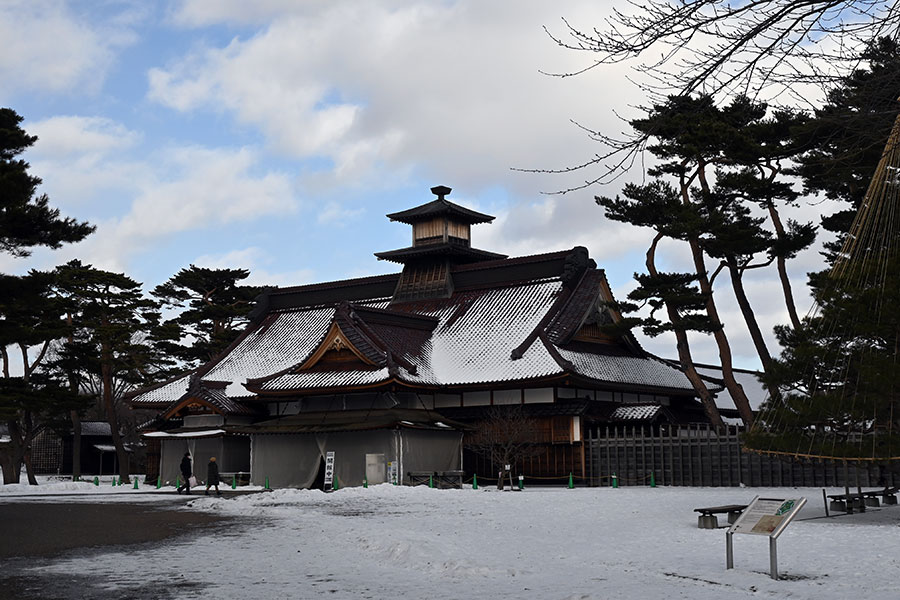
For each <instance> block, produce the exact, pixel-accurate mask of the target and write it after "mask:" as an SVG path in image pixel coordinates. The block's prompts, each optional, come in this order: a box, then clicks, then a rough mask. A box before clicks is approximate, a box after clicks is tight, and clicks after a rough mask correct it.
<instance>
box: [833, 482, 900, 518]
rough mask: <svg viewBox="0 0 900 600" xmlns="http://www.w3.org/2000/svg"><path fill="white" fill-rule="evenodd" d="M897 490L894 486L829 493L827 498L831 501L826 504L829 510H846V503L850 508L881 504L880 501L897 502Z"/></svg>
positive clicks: (886, 503)
mask: <svg viewBox="0 0 900 600" xmlns="http://www.w3.org/2000/svg"><path fill="white" fill-rule="evenodd" d="M897 491H898V489H897V488H895V487H886V488H883V489H877V490H866V491H864V492H862V493H860V492H851V493H849V494H829V495H828V498H829V499H831V502H830V503H829V505H828V508H829V509H830V510H839V511H842V512H847V505H848V504H849V506H850V508H851V509H854V508H855V509H860V508H862V506H863V504H865V506H872V507H877V506H881V502H884V504H885V505H888V504H897Z"/></svg>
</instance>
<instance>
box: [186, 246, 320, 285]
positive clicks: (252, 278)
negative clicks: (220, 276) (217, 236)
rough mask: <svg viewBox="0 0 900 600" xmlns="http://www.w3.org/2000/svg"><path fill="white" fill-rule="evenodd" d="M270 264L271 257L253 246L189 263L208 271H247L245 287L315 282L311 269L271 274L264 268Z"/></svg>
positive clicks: (206, 256) (201, 257)
mask: <svg viewBox="0 0 900 600" xmlns="http://www.w3.org/2000/svg"><path fill="white" fill-rule="evenodd" d="M271 263H272V257H271V256H269V255H268V254H267V253H266V252H265V251H264V250H263V249H262V248H258V247H255V246H252V247H249V248H243V249H240V250H233V251H231V252H227V253H225V254H219V255H208V254H206V255H203V256H198V257H197V258H195V259H194V260H193V261H191V264H194V265H196V266H198V267H205V268H208V269H247V270H248V271H250V275H249V277H247V279H245V280H243V283H244V284H246V285H260V286H268V285H275V286H279V287H288V286H293V285H302V284H304V283H311V282H313V281H315V272H314V271H313V270H312V269H296V270H292V271H286V272H272V271H271V270H269V269H267V268H266V265H268V264H271Z"/></svg>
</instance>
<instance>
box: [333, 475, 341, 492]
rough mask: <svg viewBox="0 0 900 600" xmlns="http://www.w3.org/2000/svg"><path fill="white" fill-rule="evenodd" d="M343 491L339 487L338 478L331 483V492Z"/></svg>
mask: <svg viewBox="0 0 900 600" xmlns="http://www.w3.org/2000/svg"><path fill="white" fill-rule="evenodd" d="M339 489H341V486H339V485H338V480H337V477H335V478H334V481H332V482H331V491H332V492H336V491H338V490H339Z"/></svg>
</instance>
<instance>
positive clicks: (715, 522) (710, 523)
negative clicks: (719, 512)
mask: <svg viewBox="0 0 900 600" xmlns="http://www.w3.org/2000/svg"><path fill="white" fill-rule="evenodd" d="M697 527H699V528H700V529H718V528H719V519H717V518H716V515H700V516H699V517H697Z"/></svg>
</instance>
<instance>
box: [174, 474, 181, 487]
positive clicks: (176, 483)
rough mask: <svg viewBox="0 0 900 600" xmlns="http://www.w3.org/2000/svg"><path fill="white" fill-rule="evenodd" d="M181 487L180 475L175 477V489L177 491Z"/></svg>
mask: <svg viewBox="0 0 900 600" xmlns="http://www.w3.org/2000/svg"><path fill="white" fill-rule="evenodd" d="M180 487H181V477H179V476H178V475H176V476H175V489H176V490H177V489H178V488H180Z"/></svg>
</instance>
